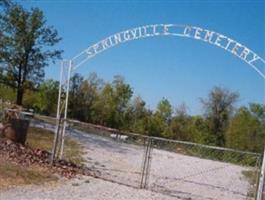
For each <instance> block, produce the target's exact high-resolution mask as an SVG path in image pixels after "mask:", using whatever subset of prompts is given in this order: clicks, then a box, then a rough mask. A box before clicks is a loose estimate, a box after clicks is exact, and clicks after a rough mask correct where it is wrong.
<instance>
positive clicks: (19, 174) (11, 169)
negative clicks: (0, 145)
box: [0, 158, 58, 191]
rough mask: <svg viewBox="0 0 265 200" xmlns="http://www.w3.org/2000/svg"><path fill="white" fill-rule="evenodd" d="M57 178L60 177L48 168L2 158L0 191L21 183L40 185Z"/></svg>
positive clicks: (0, 163)
mask: <svg viewBox="0 0 265 200" xmlns="http://www.w3.org/2000/svg"><path fill="white" fill-rule="evenodd" d="M57 179H58V177H57V176H55V175H53V174H52V173H51V172H49V171H48V169H43V168H40V167H38V166H30V167H24V166H20V165H18V164H16V163H13V162H10V161H7V160H5V159H3V158H1V159H0V191H1V189H7V188H10V187H14V186H19V185H26V184H38V185H39V184H43V183H45V182H51V181H56V180H57Z"/></svg>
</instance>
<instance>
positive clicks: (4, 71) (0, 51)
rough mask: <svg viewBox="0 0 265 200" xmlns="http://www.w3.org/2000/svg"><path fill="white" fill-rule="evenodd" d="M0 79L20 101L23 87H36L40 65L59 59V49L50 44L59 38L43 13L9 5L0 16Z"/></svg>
mask: <svg viewBox="0 0 265 200" xmlns="http://www.w3.org/2000/svg"><path fill="white" fill-rule="evenodd" d="M0 30H1V35H0V82H2V83H4V84H6V85H9V86H10V87H12V88H15V89H16V91H17V95H16V103H17V104H18V105H21V104H22V101H23V95H24V91H25V89H30V88H32V87H37V86H38V85H39V84H40V83H41V82H42V81H43V78H44V68H45V66H47V65H48V64H49V62H50V61H55V60H56V59H58V58H60V55H61V53H62V51H59V50H54V49H53V48H49V47H53V46H54V45H55V44H57V43H58V42H59V41H60V40H61V38H60V37H58V33H57V31H56V30H55V29H54V28H53V27H52V26H47V25H46V20H45V18H44V16H43V12H42V11H41V10H39V9H38V8H33V9H31V10H30V11H27V10H25V9H24V8H23V7H22V6H19V5H14V6H11V7H10V8H9V9H7V11H6V12H5V14H4V15H3V16H1V18H0Z"/></svg>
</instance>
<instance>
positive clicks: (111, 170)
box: [68, 123, 147, 188]
mask: <svg viewBox="0 0 265 200" xmlns="http://www.w3.org/2000/svg"><path fill="white" fill-rule="evenodd" d="M68 130H69V131H70V135H72V136H74V137H75V138H79V140H80V141H82V145H83V146H84V145H85V155H84V157H85V160H86V161H87V162H86V166H87V167H89V168H91V169H93V170H94V171H97V172H98V177H99V178H102V179H105V180H109V181H112V182H116V183H119V184H123V185H127V186H132V187H136V188H139V187H140V185H141V177H142V168H143V160H144V156H145V148H146V143H147V137H144V136H141V135H133V134H132V135H129V134H125V133H124V134H121V133H117V132H109V131H104V130H96V129H93V130H92V127H91V126H86V125H84V124H80V123H71V128H70V129H68Z"/></svg>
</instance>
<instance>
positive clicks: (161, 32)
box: [72, 24, 265, 79]
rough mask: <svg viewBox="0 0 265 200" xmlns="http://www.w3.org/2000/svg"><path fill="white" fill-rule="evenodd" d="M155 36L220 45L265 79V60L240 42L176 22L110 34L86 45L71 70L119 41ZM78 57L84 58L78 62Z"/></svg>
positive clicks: (119, 42) (74, 59) (75, 59)
mask: <svg viewBox="0 0 265 200" xmlns="http://www.w3.org/2000/svg"><path fill="white" fill-rule="evenodd" d="M155 36H178V37H186V38H192V39H195V40H201V41H203V42H207V43H209V44H212V45H215V46H217V47H220V48H222V49H224V50H226V51H228V52H230V53H232V54H233V55H235V56H237V57H239V58H240V59H241V60H243V61H245V62H246V63H247V64H249V65H250V66H251V67H252V68H253V69H254V70H256V71H257V72H258V73H259V75H261V76H262V77H263V78H264V79H265V75H264V73H262V71H261V70H260V68H262V67H265V61H264V60H263V59H262V58H261V57H260V56H259V55H258V54H256V53H255V52H254V51H252V50H251V49H249V48H248V47H246V46H244V45H242V44H241V43H239V42H237V41H235V40H233V39H231V38H229V37H227V36H225V35H223V34H220V33H217V32H215V31H210V30H207V29H203V28H200V27H196V26H189V25H177V24H153V25H146V26H140V27H136V28H132V29H128V30H126V31H122V32H119V33H116V34H114V35H111V36H109V37H107V38H105V39H103V40H101V41H99V42H97V43H96V44H94V45H92V46H90V47H88V48H87V49H86V50H84V51H83V52H81V53H80V54H78V55H77V56H75V57H74V58H73V59H72V62H73V70H75V69H77V68H78V67H79V66H80V65H81V64H83V63H84V62H86V61H87V60H88V59H90V58H92V57H94V56H96V55H97V54H99V53H101V52H103V51H105V50H107V49H109V48H111V47H113V46H116V45H118V44H121V43H125V42H128V41H131V40H137V39H143V38H148V37H155ZM80 58H84V59H82V60H81V62H80Z"/></svg>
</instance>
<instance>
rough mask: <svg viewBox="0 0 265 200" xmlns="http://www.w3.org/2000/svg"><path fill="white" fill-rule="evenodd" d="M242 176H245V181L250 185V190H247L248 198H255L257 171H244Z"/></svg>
mask: <svg viewBox="0 0 265 200" xmlns="http://www.w3.org/2000/svg"><path fill="white" fill-rule="evenodd" d="M242 174H243V175H244V176H245V178H246V179H247V181H248V182H249V184H250V188H249V190H248V197H255V194H256V189H257V171H256V170H244V171H242Z"/></svg>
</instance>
